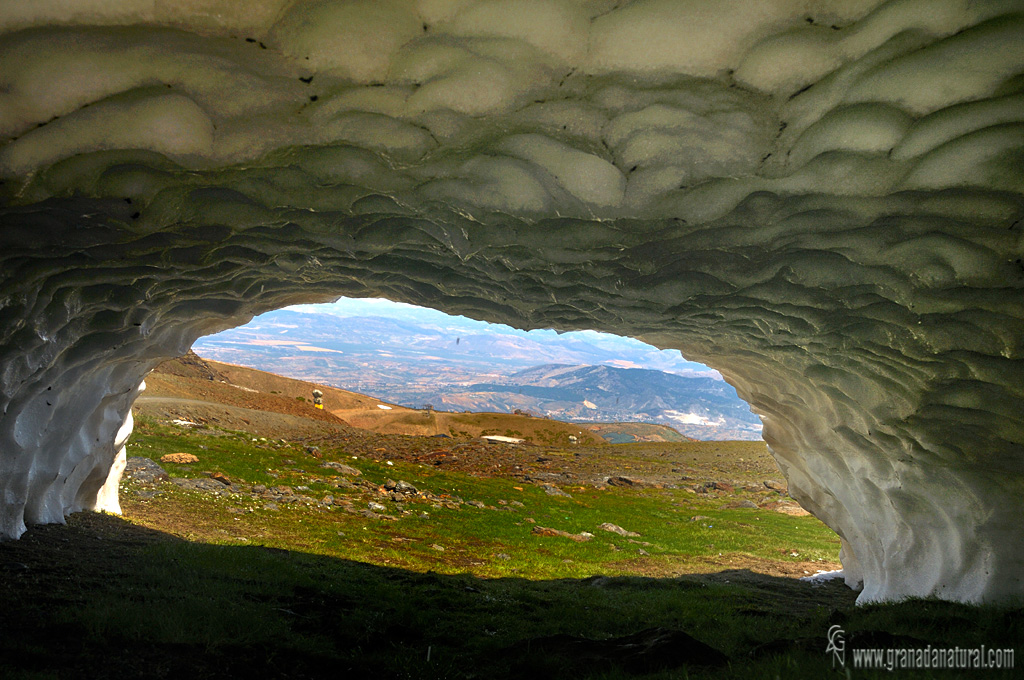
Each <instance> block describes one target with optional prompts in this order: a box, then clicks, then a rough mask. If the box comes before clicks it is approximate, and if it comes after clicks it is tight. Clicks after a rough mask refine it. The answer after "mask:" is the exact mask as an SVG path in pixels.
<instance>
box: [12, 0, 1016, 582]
mask: <svg viewBox="0 0 1024 680" xmlns="http://www.w3.org/2000/svg"><path fill="white" fill-rule="evenodd" d="M0 32H2V33H0V180H2V184H0V267H2V270H0V271H2V280H0V319H2V325H0V404H2V414H0V493H2V498H3V511H2V515H0V535H2V536H6V537H17V536H19V535H20V534H21V533H22V532H23V531H24V530H25V527H26V524H33V523H43V522H59V521H63V519H64V517H65V515H66V514H68V513H70V512H74V511H78V510H82V509H114V510H116V509H117V507H118V506H117V484H116V481H117V478H118V476H119V474H120V469H121V466H122V465H123V455H124V454H123V449H122V444H123V441H124V439H125V437H126V436H127V435H128V433H129V432H130V430H131V417H130V406H131V402H132V401H133V399H134V397H135V395H136V394H137V393H138V388H139V383H140V382H141V381H142V379H143V378H144V376H145V375H146V373H147V372H148V370H149V369H150V368H151V367H152V366H154V365H155V364H156V363H157V362H159V361H160V360H161V359H163V358H165V357H168V356H172V355H176V354H179V353H181V352H183V351H184V350H185V349H187V348H188V347H189V346H190V345H191V343H192V341H193V340H194V339H195V338H196V337H198V336H200V335H203V334H206V333H209V332H213V331H216V330H219V329H222V328H226V327H230V326H233V325H237V324H240V323H243V322H245V321H246V320H247V319H248V318H249V317H250V316H251V315H252V314H253V313H257V312H261V311H264V310H267V309H271V308H275V307H280V306H283V305H285V304H289V303H293V302H299V301H315V300H326V299H330V298H332V297H336V296H337V295H341V294H345V295H350V296H366V295H374V296H384V297H389V298H392V299H394V300H400V301H406V302H412V303H417V304H422V305H427V306H431V307H436V308H439V309H442V310H445V311H449V312H457V313H462V314H467V315H470V316H474V317H477V318H483V319H486V320H492V321H502V322H505V323H511V324H515V325H518V326H520V327H555V328H561V329H577V328H594V329H600V330H608V331H615V332H619V333H623V334H628V335H633V336H639V337H642V338H644V339H646V340H647V341H649V342H653V343H654V344H657V345H660V346H662V347H674V348H681V349H683V350H684V352H685V353H686V355H687V356H688V357H692V358H694V359H696V360H699V361H703V362H706V363H708V364H710V365H712V366H715V367H716V368H718V369H720V370H721V371H722V373H723V374H724V375H725V376H727V378H728V379H729V380H730V382H732V383H733V384H734V385H736V387H737V388H738V390H739V392H740V394H741V396H743V397H744V398H746V399H747V400H748V401H749V402H750V403H751V404H752V406H753V408H754V410H755V411H756V412H758V413H759V414H761V416H762V418H763V420H764V423H765V428H764V435H765V438H766V439H767V440H768V442H769V443H770V445H771V446H772V447H773V449H774V451H775V454H776V457H777V459H778V460H779V462H780V465H781V466H782V468H783V470H784V472H785V473H786V475H787V477H788V478H789V481H790V488H791V490H792V492H793V494H794V496H796V497H797V498H798V499H799V500H800V501H801V502H802V503H803V504H804V505H805V506H806V507H807V508H808V509H810V510H811V511H812V512H814V513H815V514H816V515H817V516H818V517H820V518H821V519H822V520H824V521H825V522H826V523H827V524H829V525H830V526H831V527H832V528H833V529H835V530H836V531H837V532H838V533H839V534H840V535H841V536H842V538H843V555H842V557H843V562H844V566H845V568H846V574H847V579H848V582H849V583H851V584H856V583H860V582H862V585H863V589H864V590H863V593H862V596H861V597H862V601H871V600H878V599H886V598H893V597H901V596H905V595H936V596H938V597H943V598H949V599H961V600H968V601H979V600H1006V599H1010V598H1019V597H1021V596H1022V595H1024V540H1022V539H1024V536H1022V529H1021V525H1020V515H1021V513H1022V511H1024V502H1022V500H1021V499H1022V498H1024V266H1022V263H1021V258H1022V256H1024V224H1022V220H1024V197H1022V191H1024V2H1022V1H1021V0H1015V1H1010V0H1002V1H1000V0H990V1H968V0H892V1H890V2H879V1H878V0H831V1H821V2H812V1H809V0H804V1H798V0H762V1H755V0H750V1H745V0H634V1H632V2H629V1H626V0H340V1H321V2H304V1H301V0H298V1H294V2H293V1H291V0H276V1H275V0H267V1H263V2H255V1H254V2H244V3H243V2H234V1H231V0H179V1H171V0H166V1H164V0H148V1H147V0H127V1H126V0H121V1H117V2H106V1H104V0H81V1H78V2H68V1H59V0H35V1H33V2H4V3H0Z"/></svg>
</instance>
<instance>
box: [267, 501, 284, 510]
mask: <svg viewBox="0 0 1024 680" xmlns="http://www.w3.org/2000/svg"><path fill="white" fill-rule="evenodd" d="M263 509H264V510H280V509H281V508H279V507H277V503H264V504H263Z"/></svg>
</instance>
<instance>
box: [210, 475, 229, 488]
mask: <svg viewBox="0 0 1024 680" xmlns="http://www.w3.org/2000/svg"><path fill="white" fill-rule="evenodd" d="M210 479H216V480H217V481H218V482H220V483H221V484H223V485H224V486H231V479H230V478H229V477H228V476H227V475H226V474H224V473H223V472H214V473H213V474H211V475H210Z"/></svg>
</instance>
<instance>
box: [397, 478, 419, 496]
mask: <svg viewBox="0 0 1024 680" xmlns="http://www.w3.org/2000/svg"><path fill="white" fill-rule="evenodd" d="M395 491H397V492H398V493H416V492H418V491H419V489H417V488H416V487H415V486H413V485H412V484H410V483H409V482H406V481H403V480H401V479H399V480H398V481H397V482H395Z"/></svg>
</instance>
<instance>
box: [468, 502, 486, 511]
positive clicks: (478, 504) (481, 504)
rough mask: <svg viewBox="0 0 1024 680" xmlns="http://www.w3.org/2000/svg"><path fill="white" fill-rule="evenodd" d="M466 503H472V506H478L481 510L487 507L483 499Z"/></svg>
mask: <svg viewBox="0 0 1024 680" xmlns="http://www.w3.org/2000/svg"><path fill="white" fill-rule="evenodd" d="M466 505H472V506H473V507H474V508H480V509H481V510H483V509H484V508H486V507H487V506H486V505H485V504H484V503H483V501H466Z"/></svg>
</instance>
